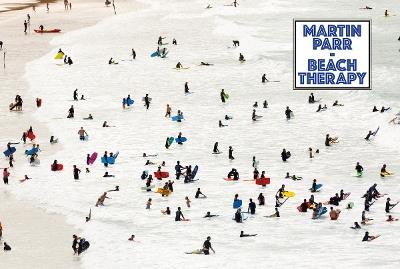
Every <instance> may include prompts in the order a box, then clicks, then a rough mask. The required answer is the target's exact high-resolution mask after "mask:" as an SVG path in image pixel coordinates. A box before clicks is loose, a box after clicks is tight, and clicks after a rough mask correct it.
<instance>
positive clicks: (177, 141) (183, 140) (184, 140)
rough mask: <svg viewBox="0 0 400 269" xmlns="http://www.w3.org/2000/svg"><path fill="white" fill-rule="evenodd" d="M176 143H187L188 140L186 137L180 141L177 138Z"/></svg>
mask: <svg viewBox="0 0 400 269" xmlns="http://www.w3.org/2000/svg"><path fill="white" fill-rule="evenodd" d="M175 141H176V143H183V142H186V141H187V138H186V137H183V136H182V137H181V138H180V139H179V138H178V137H177V138H175Z"/></svg>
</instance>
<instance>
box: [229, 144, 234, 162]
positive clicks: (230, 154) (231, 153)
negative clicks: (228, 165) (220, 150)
mask: <svg viewBox="0 0 400 269" xmlns="http://www.w3.org/2000/svg"><path fill="white" fill-rule="evenodd" d="M228 152H229V154H228V155H229V160H234V159H235V158H234V157H233V149H232V146H229V150H228Z"/></svg>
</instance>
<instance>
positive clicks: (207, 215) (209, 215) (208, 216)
mask: <svg viewBox="0 0 400 269" xmlns="http://www.w3.org/2000/svg"><path fill="white" fill-rule="evenodd" d="M218 216H219V215H215V214H211V213H210V211H208V212H207V213H206V215H205V216H204V217H203V218H214V217H218Z"/></svg>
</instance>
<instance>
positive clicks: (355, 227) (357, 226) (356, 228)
mask: <svg viewBox="0 0 400 269" xmlns="http://www.w3.org/2000/svg"><path fill="white" fill-rule="evenodd" d="M350 228H351V229H353V230H358V229H361V226H360V224H358V222H357V221H356V222H354V226H353V227H350Z"/></svg>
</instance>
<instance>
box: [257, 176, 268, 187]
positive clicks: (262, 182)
mask: <svg viewBox="0 0 400 269" xmlns="http://www.w3.org/2000/svg"><path fill="white" fill-rule="evenodd" d="M270 183H271V179H270V178H269V177H266V178H257V179H256V185H262V186H265V185H269V184H270Z"/></svg>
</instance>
